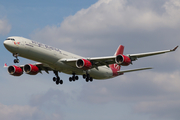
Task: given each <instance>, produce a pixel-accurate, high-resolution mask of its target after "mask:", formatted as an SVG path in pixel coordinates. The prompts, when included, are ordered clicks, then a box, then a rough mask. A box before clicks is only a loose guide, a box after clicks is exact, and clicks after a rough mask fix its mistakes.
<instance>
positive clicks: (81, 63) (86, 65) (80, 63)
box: [76, 59, 92, 70]
mask: <svg viewBox="0 0 180 120" xmlns="http://www.w3.org/2000/svg"><path fill="white" fill-rule="evenodd" d="M76 66H77V68H81V69H84V70H88V69H90V68H91V67H92V63H91V62H90V61H89V60H86V59H78V60H77V61H76Z"/></svg>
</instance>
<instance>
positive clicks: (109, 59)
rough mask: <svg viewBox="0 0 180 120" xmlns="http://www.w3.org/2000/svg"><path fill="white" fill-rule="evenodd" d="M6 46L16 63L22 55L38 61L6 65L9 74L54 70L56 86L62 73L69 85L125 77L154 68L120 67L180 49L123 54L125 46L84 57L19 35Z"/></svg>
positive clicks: (5, 44) (61, 82)
mask: <svg viewBox="0 0 180 120" xmlns="http://www.w3.org/2000/svg"><path fill="white" fill-rule="evenodd" d="M4 46H5V48H6V49H7V50H8V51H9V52H11V53H12V54H13V56H14V57H15V59H14V63H19V59H18V57H19V56H20V57H24V58H27V59H30V60H34V61H37V62H38V63H35V64H26V65H11V66H7V64H5V65H4V67H7V70H8V73H9V74H10V75H13V76H21V75H22V74H23V72H25V73H26V74H29V75H36V74H38V73H42V71H45V72H46V73H49V71H53V72H54V74H55V76H56V77H53V81H54V82H56V84H57V85H58V84H63V80H61V79H60V77H59V75H58V73H59V72H63V73H66V74H71V75H72V77H69V81H70V82H72V81H76V80H78V79H79V77H78V75H82V77H83V79H85V80H86V82H89V81H90V82H92V81H93V79H97V80H104V79H109V78H113V77H116V76H119V75H123V74H124V73H127V72H133V71H140V70H147V69H152V68H150V67H147V68H140V69H131V70H124V71H121V70H120V69H121V66H128V65H130V64H132V61H135V60H137V59H138V58H142V57H147V56H152V55H158V54H163V53H167V52H173V51H175V50H176V49H177V48H178V46H176V47H175V48H174V49H170V50H163V51H156V52H147V53H139V54H127V55H124V54H123V52H124V46H123V45H119V47H118V49H117V50H116V52H115V54H114V55H113V56H105V57H92V58H85V57H81V56H78V55H75V54H72V53H69V52H66V51H63V50H61V49H58V48H55V47H51V46H49V45H45V44H42V43H39V42H36V41H33V40H30V39H27V38H24V37H18V36H12V37H8V38H7V39H6V40H5V41H4Z"/></svg>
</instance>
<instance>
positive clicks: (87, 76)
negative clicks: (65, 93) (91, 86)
mask: <svg viewBox="0 0 180 120" xmlns="http://www.w3.org/2000/svg"><path fill="white" fill-rule="evenodd" d="M83 78H84V79H85V80H86V82H89V81H90V82H92V81H93V78H92V77H90V75H89V74H88V72H86V74H84V75H83Z"/></svg>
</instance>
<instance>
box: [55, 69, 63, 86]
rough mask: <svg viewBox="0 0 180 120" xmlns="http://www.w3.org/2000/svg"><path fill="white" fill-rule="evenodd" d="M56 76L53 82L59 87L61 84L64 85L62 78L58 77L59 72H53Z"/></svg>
mask: <svg viewBox="0 0 180 120" xmlns="http://www.w3.org/2000/svg"><path fill="white" fill-rule="evenodd" d="M53 72H54V74H55V75H56V77H53V81H54V82H56V84H57V85H58V84H59V83H60V84H63V80H60V77H59V75H58V71H53Z"/></svg>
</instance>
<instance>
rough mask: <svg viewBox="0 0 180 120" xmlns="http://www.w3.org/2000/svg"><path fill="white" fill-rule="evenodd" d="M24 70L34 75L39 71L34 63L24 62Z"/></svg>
mask: <svg viewBox="0 0 180 120" xmlns="http://www.w3.org/2000/svg"><path fill="white" fill-rule="evenodd" d="M23 69H24V72H25V73H27V74H29V75H36V74H37V73H38V72H39V68H38V67H37V66H36V65H31V64H26V65H25V66H24V68H23Z"/></svg>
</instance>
